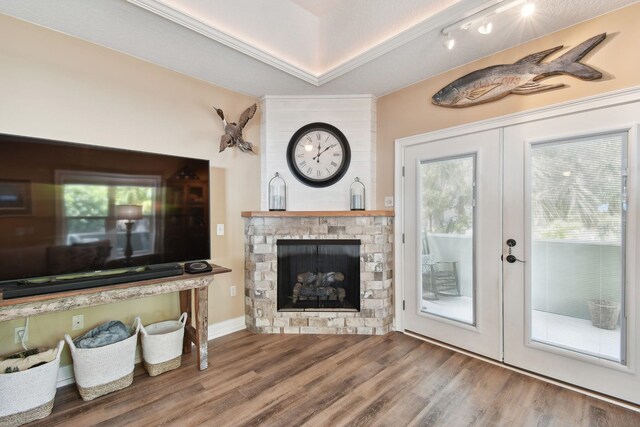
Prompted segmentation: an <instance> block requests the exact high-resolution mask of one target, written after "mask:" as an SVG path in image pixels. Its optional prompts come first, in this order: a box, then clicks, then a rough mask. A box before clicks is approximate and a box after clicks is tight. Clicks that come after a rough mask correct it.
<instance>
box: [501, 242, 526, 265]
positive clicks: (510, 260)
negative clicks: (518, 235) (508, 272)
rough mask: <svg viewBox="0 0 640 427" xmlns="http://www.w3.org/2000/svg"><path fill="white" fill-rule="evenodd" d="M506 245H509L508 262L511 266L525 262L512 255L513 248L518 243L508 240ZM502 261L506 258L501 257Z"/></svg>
mask: <svg viewBox="0 0 640 427" xmlns="http://www.w3.org/2000/svg"><path fill="white" fill-rule="evenodd" d="M506 243H507V246H508V247H509V254H508V255H507V262H508V263H509V264H513V263H514V262H516V261H518V262H524V261H523V260H521V259H518V258H516V256H515V255H513V254H512V253H511V248H513V247H514V246H515V245H516V244H517V242H516V241H515V240H514V239H508V240H507V241H506ZM500 259H501V260H503V259H504V258H503V257H502V256H501V257H500Z"/></svg>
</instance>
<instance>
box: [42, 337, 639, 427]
mask: <svg viewBox="0 0 640 427" xmlns="http://www.w3.org/2000/svg"><path fill="white" fill-rule="evenodd" d="M195 359H196V358H195V355H194V354H191V355H188V356H186V357H184V359H183V364H182V367H181V368H180V369H178V370H175V371H171V372H168V373H165V374H162V375H160V376H157V377H149V376H148V375H147V373H146V371H144V368H142V366H141V365H138V366H137V367H136V370H135V378H134V381H133V385H131V386H130V387H128V388H126V389H124V390H121V391H119V392H116V393H112V394H110V395H107V396H103V397H101V398H98V399H96V400H94V401H92V402H83V401H82V400H81V399H80V396H79V395H78V392H77V391H76V388H75V385H70V386H66V387H64V388H62V389H60V390H58V394H57V396H56V401H55V406H54V409H53V413H52V414H51V415H50V416H49V417H47V418H45V419H43V420H41V421H39V422H36V423H33V425H42V426H49V425H52V426H53V425H74V426H82V425H105V426H150V425H153V426H155V425H176V426H198V425H206V426H301V425H305V426H394V427H395V426H405V425H406V426H414V425H424V426H446V427H457V426H534V425H535V426H612V427H614V426H615V427H621V426H640V413H638V412H633V411H630V410H625V409H623V408H620V407H617V406H614V405H611V404H608V403H605V402H602V401H599V400H597V399H593V398H590V397H587V396H583V395H581V394H578V393H575V392H572V391H569V390H566V389H563V388H560V387H557V386H555V385H551V384H547V383H544V382H542V381H539V380H536V379H533V378H530V377H527V376H525V375H522V374H519V373H516V372H512V371H510V370H507V369H503V368H501V367H498V366H494V365H492V364H489V363H486V362H483V361H481V360H478V359H474V358H472V357H468V356H466V355H463V354H460V353H456V352H454V351H451V350H448V349H445V348H441V347H438V346H435V345H433V344H429V343H426V342H423V341H420V340H418V339H415V338H412V337H409V336H407V335H403V334H401V333H390V334H387V335H385V336H382V337H380V336H363V335H359V336H356V335H256V334H251V333H249V332H246V331H242V332H237V333H234V334H231V335H228V336H225V337H222V338H218V339H216V340H213V341H211V342H210V343H209V369H208V370H207V371H203V372H200V371H198V370H197V369H196V366H195V363H196V361H195Z"/></svg>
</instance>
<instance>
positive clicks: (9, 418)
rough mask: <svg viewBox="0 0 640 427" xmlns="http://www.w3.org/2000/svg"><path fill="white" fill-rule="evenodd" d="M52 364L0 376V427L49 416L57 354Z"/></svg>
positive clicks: (59, 346) (59, 350)
mask: <svg viewBox="0 0 640 427" xmlns="http://www.w3.org/2000/svg"><path fill="white" fill-rule="evenodd" d="M63 347H64V341H60V343H58V349H57V350H58V352H57V354H56V358H55V359H53V360H52V361H51V362H47V363H45V364H43V365H40V366H36V367H35V368H31V369H27V370H26V371H20V372H14V373H11V374H0V426H2V427H4V426H18V425H21V424H24V423H28V422H30V421H33V420H38V419H40V418H44V417H46V416H47V415H49V414H50V413H51V409H52V408H53V400H54V399H55V397H56V383H57V381H58V368H59V367H60V354H61V353H62V348H63Z"/></svg>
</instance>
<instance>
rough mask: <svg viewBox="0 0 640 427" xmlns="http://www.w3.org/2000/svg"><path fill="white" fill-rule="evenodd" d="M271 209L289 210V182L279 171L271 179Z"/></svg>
mask: <svg viewBox="0 0 640 427" xmlns="http://www.w3.org/2000/svg"><path fill="white" fill-rule="evenodd" d="M269 210H270V211H286V210H287V183H286V182H284V179H282V177H281V176H280V174H279V173H278V172H276V174H275V175H274V176H273V178H271V180H270V181H269Z"/></svg>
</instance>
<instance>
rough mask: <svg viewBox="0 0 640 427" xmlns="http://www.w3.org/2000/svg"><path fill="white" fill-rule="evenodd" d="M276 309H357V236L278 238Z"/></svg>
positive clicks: (358, 252)
mask: <svg viewBox="0 0 640 427" xmlns="http://www.w3.org/2000/svg"><path fill="white" fill-rule="evenodd" d="M277 255H278V282H277V290H278V296H277V298H278V300H277V307H278V311H314V310H323V311H325V310H327V309H335V310H340V311H360V240H355V239H343V240H327V239H316V240H311V239H279V240H278V241H277Z"/></svg>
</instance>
